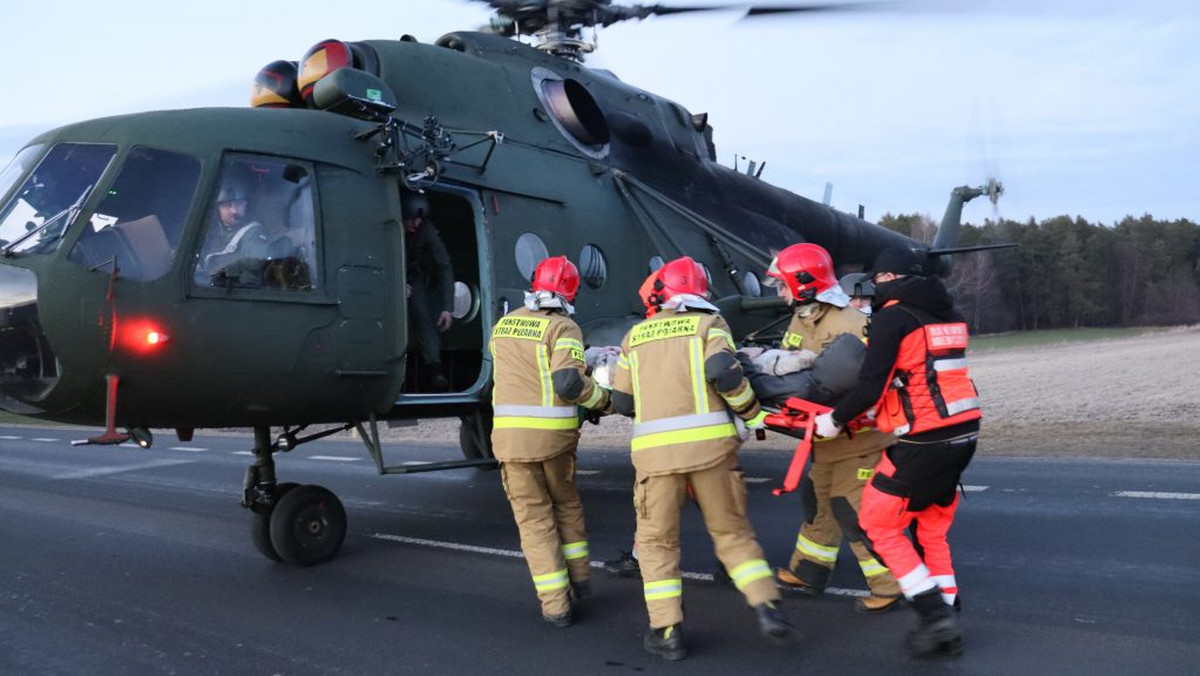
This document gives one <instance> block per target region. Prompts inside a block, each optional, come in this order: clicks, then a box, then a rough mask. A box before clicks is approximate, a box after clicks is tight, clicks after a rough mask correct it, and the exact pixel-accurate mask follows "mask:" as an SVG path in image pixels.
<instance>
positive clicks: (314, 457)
mask: <svg viewBox="0 0 1200 676" xmlns="http://www.w3.org/2000/svg"><path fill="white" fill-rule="evenodd" d="M308 459H309V460H332V461H333V462H356V461H358V460H362V458H347V457H345V456H341V455H310V456H308Z"/></svg>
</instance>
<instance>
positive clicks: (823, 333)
mask: <svg viewBox="0 0 1200 676" xmlns="http://www.w3.org/2000/svg"><path fill="white" fill-rule="evenodd" d="M866 326H867V316H866V315H865V314H863V313H861V312H859V311H858V310H855V309H854V308H852V307H850V306H849V305H847V306H846V307H842V308H839V307H838V306H836V305H830V304H829V303H822V302H819V301H818V302H813V303H804V304H803V305H801V306H800V307H798V308H796V314H794V315H792V321H791V323H790V324H788V327H787V331H785V332H784V334H783V348H784V349H786V350H811V351H812V352H815V353H817V354H821V352H822V351H824V350H825V348H827V347H829V344H830V343H832V342H833V339H834V338H837V337H838V336H840V335H842V334H843V333H849V334H850V335H852V336H855V337H857V338H859V339H861V340H862V341H863V342H866V340H867V335H866V331H865V329H866ZM894 443H896V439H895V438H894V437H892V436H891V435H888V434H884V433H883V432H880V431H879V430H874V429H871V430H862V431H860V432H855V434H854V438H853V439H851V438H849V437H847V436H846V435H845V434H842V435H839V436H837V437H834V438H833V439H817V443H816V444H815V445H814V446H813V462H836V461H838V460H844V459H846V458H857V457H859V456H863V455H867V454H868V453H874V452H875V451H879V450H883V449H885V448H887V447H888V446H891V445H892V444H894Z"/></svg>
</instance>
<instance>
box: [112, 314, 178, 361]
mask: <svg viewBox="0 0 1200 676" xmlns="http://www.w3.org/2000/svg"><path fill="white" fill-rule="evenodd" d="M116 337H117V344H118V345H119V346H120V348H121V349H123V350H125V351H128V352H133V353H136V354H143V355H146V354H150V353H152V352H157V351H158V350H160V349H162V346H163V344H164V343H167V342H169V341H170V336H168V335H167V333H166V332H164V331H163V330H162V328H161V327H160V326H159V325H158V323H157V322H155V321H154V320H152V319H142V318H137V319H129V318H126V319H125V320H124V321H122V322H121V324H120V326H119V328H118V329H117V336H116Z"/></svg>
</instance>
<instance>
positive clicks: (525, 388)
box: [489, 256, 609, 627]
mask: <svg viewBox="0 0 1200 676" xmlns="http://www.w3.org/2000/svg"><path fill="white" fill-rule="evenodd" d="M578 290H579V270H578V269H577V268H576V267H575V265H574V264H573V263H571V261H569V260H567V257H566V256H558V257H555V258H547V259H545V260H543V261H542V262H541V263H539V264H538V266H537V269H536V270H534V273H533V282H532V284H531V290H530V291H529V292H527V293H526V294H525V304H524V306H522V307H519V308H517V309H516V310H513V311H512V312H510V313H508V314H507V315H505V316H504V317H502V318H501V319H500V321H499V322H497V323H496V326H495V328H493V330H492V338H491V342H490V344H489V349H490V350H491V353H492V360H493V363H494V364H495V366H494V369H495V373H494V380H495V385H494V389H493V390H492V405H493V407H494V411H495V418H494V420H495V426H494V428H493V430H492V448H493V449H494V452H495V455H496V458H497V459H498V460H499V461H500V463H501V464H500V471H501V478H502V480H503V482H504V491H505V494H506V495H507V496H508V501H509V504H511V505H512V510H513V516H514V517H515V518H516V521H517V528H518V530H519V531H520V533H521V551H522V552H524V553H525V560H526V561H527V562H528V564H529V572H530V574H531V575H532V576H533V585H534V588H535V589H536V590H537V595H538V599H540V601H541V605H542V618H543V619H545V620H546V621H547V622H549V623H550V624H552V625H554V626H556V627H567V626H570V624H571V622H572V620H573V617H572V612H571V601H572V597H574V599H575V600H579V599H581V598H583V597H585V596H586V595H587V592H588V542H587V531H586V529H585V527H584V520H583V504H582V503H581V502H580V500H579V493H578V491H577V490H576V488H575V449H576V447H577V446H578V444H579V417H578V415H577V412H576V406H582V407H584V408H586V409H590V410H592V411H601V412H603V411H605V410H607V408H608V401H609V396H608V392H607V390H605V389H604V388H602V387H600V386H598V385H597V384H596V383H594V382H593V381H592V379H591V378H589V377H588V376H587V375H585V373H584V357H583V334H582V332H581V331H580V330H579V326H578V325H577V324H576V323H575V322H574V321H573V320H572V319H571V317H570V316H571V315H572V314H574V312H575V310H574V308H573V307H572V305H571V304H572V303H573V302H574V300H575V294H576V292H577V291H578Z"/></svg>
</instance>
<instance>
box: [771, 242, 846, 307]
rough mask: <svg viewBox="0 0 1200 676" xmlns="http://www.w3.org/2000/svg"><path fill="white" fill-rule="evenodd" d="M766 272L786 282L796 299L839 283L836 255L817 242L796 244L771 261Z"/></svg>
mask: <svg viewBox="0 0 1200 676" xmlns="http://www.w3.org/2000/svg"><path fill="white" fill-rule="evenodd" d="M767 276H768V277H774V278H776V279H778V280H780V281H781V282H783V283H784V284H786V285H787V288H788V290H789V291H791V293H792V298H795V299H796V300H797V301H801V302H803V301H809V300H812V299H813V298H815V297H816V296H817V294H818V293H821V292H822V291H824V290H826V289H828V288H829V287H831V286H836V285H837V283H838V280H837V277H834V276H833V259H832V258H830V257H829V252H828V251H826V250H825V249H824V248H822V247H820V246H817V245H816V244H807V243H805V244H793V245H791V246H789V247H788V248H786V249H784V250H783V251H780V252H779V255H778V256H776V257H775V260H773V261H771V266H770V267H768V268H767Z"/></svg>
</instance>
